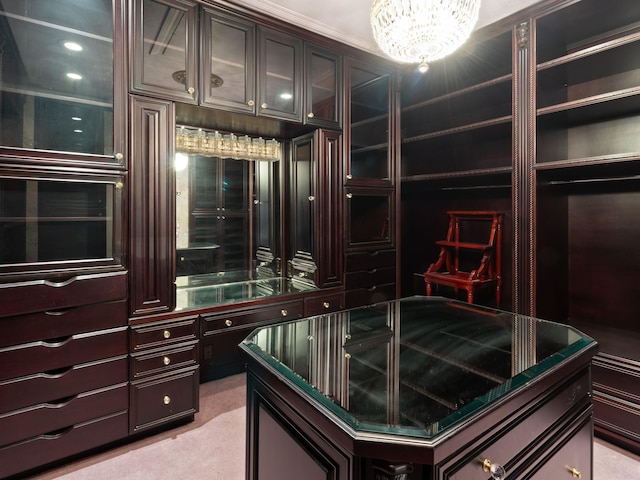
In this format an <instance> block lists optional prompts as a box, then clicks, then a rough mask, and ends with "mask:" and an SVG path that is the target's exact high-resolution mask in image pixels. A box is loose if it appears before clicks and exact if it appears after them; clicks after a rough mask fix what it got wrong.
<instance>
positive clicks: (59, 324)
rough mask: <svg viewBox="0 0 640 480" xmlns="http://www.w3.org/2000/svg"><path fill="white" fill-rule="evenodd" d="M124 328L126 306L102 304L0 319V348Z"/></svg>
mask: <svg viewBox="0 0 640 480" xmlns="http://www.w3.org/2000/svg"><path fill="white" fill-rule="evenodd" d="M126 324H127V302H126V301H124V300H122V301H117V302H106V303H99V304H95V305H81V306H78V307H69V308H63V309H59V310H51V311H44V312H38V313H30V314H27V315H16V316H13V317H5V318H2V319H0V330H1V331H2V335H0V348H2V347H6V346H9V345H18V344H22V343H29V342H34V341H38V340H43V339H48V338H60V337H64V336H68V335H77V334H79V333H86V332H91V331H96V330H105V329H109V328H115V327H122V326H126Z"/></svg>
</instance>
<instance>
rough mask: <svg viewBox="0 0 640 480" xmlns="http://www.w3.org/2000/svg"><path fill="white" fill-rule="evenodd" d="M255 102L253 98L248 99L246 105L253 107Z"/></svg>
mask: <svg viewBox="0 0 640 480" xmlns="http://www.w3.org/2000/svg"><path fill="white" fill-rule="evenodd" d="M255 104H256V102H254V101H253V100H249V101H248V102H247V105H249V106H250V107H253V106H254V105H255Z"/></svg>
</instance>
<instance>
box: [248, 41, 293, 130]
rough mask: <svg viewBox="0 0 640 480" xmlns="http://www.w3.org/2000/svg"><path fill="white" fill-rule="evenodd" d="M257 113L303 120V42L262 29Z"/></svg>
mask: <svg viewBox="0 0 640 480" xmlns="http://www.w3.org/2000/svg"><path fill="white" fill-rule="evenodd" d="M259 45H260V61H259V67H258V68H259V70H258V75H259V76H258V92H259V98H260V100H259V101H260V104H259V105H258V113H259V114H260V115H268V116H272V117H275V118H282V119H289V120H297V121H300V120H301V118H302V101H301V74H302V42H301V41H300V40H297V39H295V38H293V37H289V36H286V35H283V34H280V33H278V32H274V31H271V30H267V29H260V43H259Z"/></svg>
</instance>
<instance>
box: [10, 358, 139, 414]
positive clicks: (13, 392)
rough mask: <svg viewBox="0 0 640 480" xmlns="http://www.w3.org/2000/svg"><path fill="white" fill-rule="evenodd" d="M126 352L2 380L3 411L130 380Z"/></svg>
mask: <svg viewBox="0 0 640 480" xmlns="http://www.w3.org/2000/svg"><path fill="white" fill-rule="evenodd" d="M128 366H129V363H128V356H127V355H120V356H118V357H113V358H108V359H105V360H98V361H96V362H90V363H83V364H80V365H74V366H72V367H67V368H62V369H59V370H52V371H48V372H44V373H36V374H33V375H28V376H26V377H19V378H14V379H11V380H5V381H3V382H0V413H4V412H8V411H10V410H17V409H19V408H24V407H28V406H31V405H36V404H39V403H45V402H50V401H52V400H56V399H60V398H65V397H70V396H72V395H76V394H78V393H81V392H88V391H90V390H95V389H98V388H101V387H106V386H109V385H115V384H118V383H122V382H127V381H128V380H129V376H128V375H129V368H128Z"/></svg>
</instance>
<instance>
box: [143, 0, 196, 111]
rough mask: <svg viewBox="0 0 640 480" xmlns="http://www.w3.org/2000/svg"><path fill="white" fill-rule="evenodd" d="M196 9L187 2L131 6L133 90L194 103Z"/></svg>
mask: <svg viewBox="0 0 640 480" xmlns="http://www.w3.org/2000/svg"><path fill="white" fill-rule="evenodd" d="M197 7H198V4H197V3H196V2H192V1H188V0H136V1H135V2H134V3H133V12H132V22H133V25H132V35H133V61H132V62H131V65H132V76H133V85H132V90H133V91H135V92H142V93H154V94H157V95H161V96H163V97H165V98H167V99H171V100H178V101H182V102H188V103H196V102H197V99H198V76H197V54H198V51H197V40H198V36H197V35H198V33H197V20H198V9H197Z"/></svg>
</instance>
